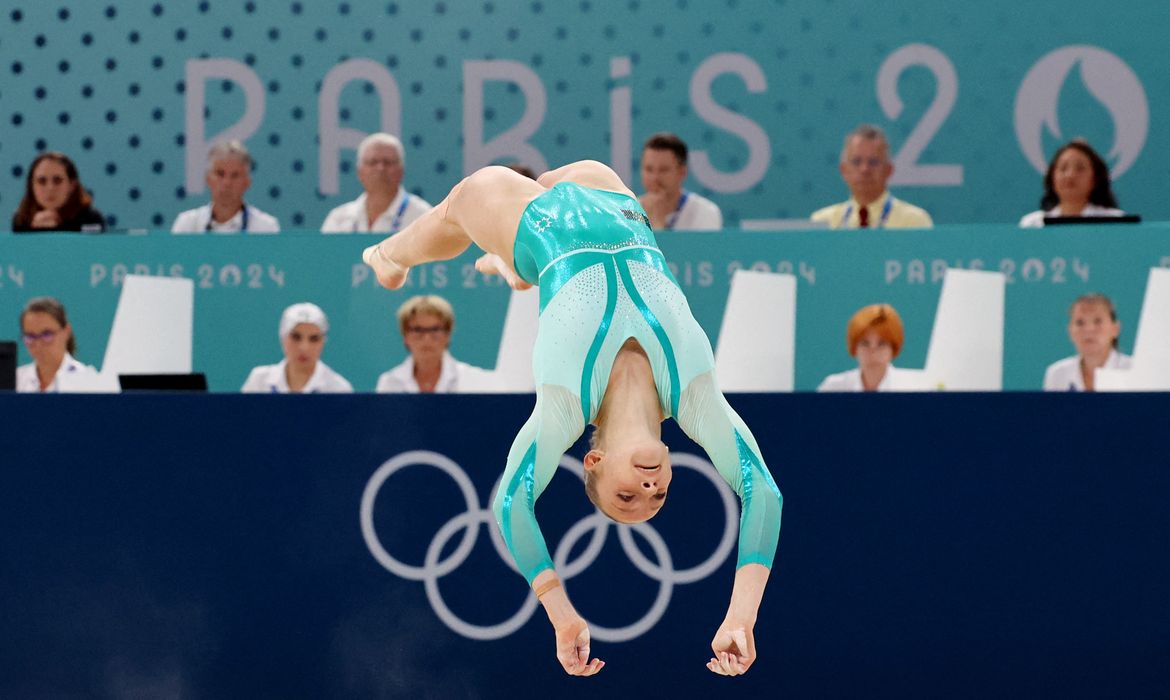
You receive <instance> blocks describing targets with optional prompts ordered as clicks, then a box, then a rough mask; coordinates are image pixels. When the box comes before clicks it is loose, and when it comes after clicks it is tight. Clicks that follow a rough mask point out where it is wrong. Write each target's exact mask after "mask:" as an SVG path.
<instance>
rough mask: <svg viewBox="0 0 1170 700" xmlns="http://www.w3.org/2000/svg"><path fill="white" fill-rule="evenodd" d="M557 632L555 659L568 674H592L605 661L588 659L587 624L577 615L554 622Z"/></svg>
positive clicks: (602, 665)
mask: <svg viewBox="0 0 1170 700" xmlns="http://www.w3.org/2000/svg"><path fill="white" fill-rule="evenodd" d="M553 626H554V627H555V628H556V632H557V660H559V661H560V662H561V666H563V667H564V669H565V673H567V674H569V675H570V676H592V675H593V674H595V673H597V672H598V671H600V670H601V669H602V668H603V667H604V666H605V662H604V661H602V660H601V659H597V658H595V659H593V661H590V660H589V625H588V624H586V622H585V620H584V619H582V618H581V617H580V616H579V615H577V616H573V617H570V618H568V619H566V620H564V621H561V622H557V623H554V625H553Z"/></svg>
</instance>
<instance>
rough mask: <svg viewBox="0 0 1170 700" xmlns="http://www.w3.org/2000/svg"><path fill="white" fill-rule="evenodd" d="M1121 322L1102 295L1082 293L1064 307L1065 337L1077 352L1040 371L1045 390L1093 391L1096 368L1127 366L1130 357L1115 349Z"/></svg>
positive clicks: (1110, 302) (1110, 303) (1125, 367)
mask: <svg viewBox="0 0 1170 700" xmlns="http://www.w3.org/2000/svg"><path fill="white" fill-rule="evenodd" d="M1120 335H1121V322H1120V321H1118V320H1117V309H1115V308H1114V306H1113V302H1112V301H1111V300H1110V299H1109V297H1107V296H1105V295H1104V294H1096V293H1094V294H1085V295H1083V296H1080V297H1078V298H1077V300H1076V301H1074V302H1073V304H1072V306H1071V307H1069V310H1068V337H1069V340H1071V341H1072V344H1073V347H1074V348H1076V350H1077V354H1075V355H1073V356H1072V357H1066V358H1064V359H1063V360H1058V361H1056V362H1053V363H1052V364H1051V365H1049V366H1048V369H1047V370H1046V371H1045V372H1044V390H1045V391H1094V390H1095V388H1096V381H1095V377H1096V372H1097V368H1098V367H1107V368H1109V369H1129V368H1130V367H1131V366H1132V360H1131V359H1130V357H1129V355H1123V354H1122V353H1121V352H1120V351H1119V350H1118V343H1117V339H1118V337H1119V336H1120Z"/></svg>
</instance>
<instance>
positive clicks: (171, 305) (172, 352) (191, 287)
mask: <svg viewBox="0 0 1170 700" xmlns="http://www.w3.org/2000/svg"><path fill="white" fill-rule="evenodd" d="M194 312H195V284H194V282H192V281H191V280H189V279H183V278H176V277H147V276H142V275H127V276H126V279H125V280H124V281H123V283H122V295H121V296H120V297H119V298H118V309H117V311H115V312H114V325H113V328H112V329H111V331H110V342H109V344H107V345H106V358H105V361H104V362H103V363H102V374H105V375H109V376H116V375H118V374H187V373H189V372H191V336H192V328H193V317H194Z"/></svg>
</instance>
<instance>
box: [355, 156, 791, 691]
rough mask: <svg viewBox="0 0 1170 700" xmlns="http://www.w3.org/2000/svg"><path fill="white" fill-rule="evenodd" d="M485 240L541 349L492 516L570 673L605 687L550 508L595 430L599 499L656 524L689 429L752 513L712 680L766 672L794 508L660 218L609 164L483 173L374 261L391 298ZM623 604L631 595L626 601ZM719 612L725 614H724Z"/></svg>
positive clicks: (490, 269) (371, 253) (745, 520)
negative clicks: (670, 435) (657, 225)
mask: <svg viewBox="0 0 1170 700" xmlns="http://www.w3.org/2000/svg"><path fill="white" fill-rule="evenodd" d="M472 243H475V244H476V245H478V246H479V247H480V248H482V249H483V250H484V252H485V255H483V256H482V257H481V258H480V259H479V260H478V261H477V263H476V268H477V269H478V270H479V271H480V272H482V273H485V274H498V275H501V276H502V277H503V278H504V279H505V280H507V282H508V284H509V285H510V286H511V287H512V288H513V289H525V288H528V287H532V286H539V288H540V289H539V294H540V328H539V330H538V332H537V338H536V344H535V347H534V352H533V363H532V364H533V373H534V374H535V378H536V406H535V408H534V409H533V412H532V415H531V417H529V419H528V421H527V422H526V423H525V424H524V426H523V427H521V428H520V431H519V432H518V434H517V435H516V438H515V440H514V441H513V442H512V449H511V450H510V451H509V453H508V457H507V461H506V463H505V467H504V473H503V476H502V477H501V478H500V482H499V488H498V489H497V491H496V496H495V498H494V501H493V505H492V511H493V513H494V515H495V519H496V523H497V524H498V525H499V527H500V532H501V534H502V535H503V540H504V543H505V545H506V546H507V547H508V550H509V551H510V552H511V554H512V558H513V559H514V560H515V563H516V568H517V570H519V571H520V573H521V574H522V575H523V576H524V578H525V579H526V580H527V582H528V585H529V586H530V587H531V589H532V591H533V593H534V594H535V596H536V598H537V600H539V601H540V603H541V604H542V605H543V606H544V609H545V612H546V613H547V614H548V617H549V621H550V622H552V625H553V629H554V632H555V636H556V652H557V660H558V661H560V663H561V666H562V667H563V668H564V670H565V672H566V673H569V674H570V675H574V676H591V675H593V674H595V673H597V672H598V671H600V670H601V669H602V667H603V666H604V662H602V661H601V660H600V659H598V658H591V657H590V634H589V626H588V624H587V623H586V622H585V619H584V618H583V617H581V615H579V614H578V613H577V611H576V609H575V608H574V607H573V605H572V603H571V602H570V601H569V598H568V595H567V594H566V593H565V590H564V588H563V587H562V586H561V580H560V577H559V575H558V574H557V571H556V569H555V565H554V561H553V558H552V556H551V555H550V553H549V550H548V546H547V545H546V543H545V540H544V535H543V534H541V530H540V525H539V523H538V522H537V520H536V513H535V507H536V499H537V498H539V497H540V495H541V493H542V492H543V491H544V490H545V487H547V486H548V484H549V481H550V480H551V479H552V478H553V476H554V474H556V473H557V471H558V469H557V466H558V464H559V462H560V460H561V457H562V456H563V455H564V453H565V450H567V449H569V448H570V447H571V446H572V445H573V443H575V442H576V441H577V438H578V437H580V435H581V434H582V433H583V432H584V430H585V426H586V425H587V424H592V425H594V426H595V429H594V431H593V433H592V435H591V445H590V447H591V448H592V449H590V450H589V452H588V453H587V454H586V455H585V458H584V460H583V462H584V477H583V480H584V486H585V493H586V495H587V497H588V498H589V500H590V501H592V503H593V504H594V505H595V506H596V507H597V508H598V509H599V510H600V511H601V512H602V513H604V514H605V515H607V516H608V517H610V518H611V519H613V520H616V521H617V522H621V523H641V522H644V521H646V520H648V519H650V518H652V517H654V515H656V514H657V513H658V512H659V511H660V509H661V508H662V507H663V505H664V504H665V502H666V497H667V492H668V490H669V489H670V487H671V482H672V474H673V472H672V467H671V460H670V453H669V450H668V449H667V447H666V445H665V444H664V443H663V442H662V422H663V421H664V420H666V419H667V418H672V417H673V418H674V419H675V420H676V421H678V424H679V426H680V427H681V428H682V429H683V431H684V432H686V433H687V435H689V436H690V437H691V438H692V439H693V440H694V441H695V442H697V443H698V444H699V445H701V446H702V447H703V449H704V450H705V451H706V452H707V454H708V455H709V456H710V458H711V462H712V463H713V464H714V465H715V468H716V470H717V471H718V472H719V474H720V476H721V477H722V478H723V479H724V480H726V482H727V484H728V486H730V487H731V489H732V490H733V491H735V492H736V493H737V494H738V495H739V497H740V501H741V503H742V512H741V515H740V528H739V533H740V534H739V557H738V561H737V564H736V572H735V580H734V583H733V585H732V591H731V601H730V603H729V605H728V607H727V608H726V615H725V617H724V618H723V622H722V624H720V626H719V628H718V629H717V630H716V632H715V635H714V637H713V639H712V641H711V646H710V648H711V651H712V652H713V655H712V656H711V657H710V659H709V660H708V661H707V664H706V666H707V668H708V670H710V671H712V672H713V673H718V674H721V675H739V674H741V673H745V672H746V671H747V670H748V668H749V667H750V666H751V665H752V664H753V662H754V661H755V659H756V648H755V633H754V628H755V624H756V618H757V613H758V610H759V605H760V601H761V599H762V597H763V594H764V587H765V585H766V583H767V581H768V576H769V573H770V571H771V567H772V560H773V557H774V556H775V553H776V544H777V540H778V538H779V535H780V512H781V506H782V500H781V497H780V490H779V489H778V488H777V487H776V484H775V482H774V481H773V480H772V476H771V474H770V473H769V471H768V468H767V466H766V465H765V464H764V460H763V458H762V456H761V455H760V448H759V446H758V445H757V444H756V440H755V438H754V437H753V436H752V433H751V431H750V430H749V429H748V427H747V425H745V424H744V422H743V420H742V419H741V418H740V417H739V415H737V414H736V412H735V410H734V409H732V408H731V406H730V405H729V404H728V403H727V400H726V399H725V398H724V397H723V394H722V393H721V392H720V391H719V385H718V382H717V380H716V378H715V360H714V356H713V353H712V352H711V343H710V342H709V341H708V339H707V336H706V334H705V333H704V332H703V329H702V328H701V327H700V326H699V324H698V322H697V321H696V320H695V318H694V316H693V315H692V314H691V310H690V307H689V305H688V304H687V300H686V297H685V296H684V295H683V292H682V289H681V288H680V287H679V284H678V281H677V280H676V279H675V278H674V275H673V274H671V272H670V268H669V267H668V266H667V263H666V259H665V257H664V256H663V254H662V251H661V250H659V249H658V246H657V244H656V242H655V239H654V232H653V231H652V230H651V227H650V218H649V217H648V216H647V214H646V211H645V209H643V208H642V205H641V204H639V203H638V199H637V197H635V196H634V193H633V192H632V191H630V189H629V188H628V187H626V185H625V184H624V183H623V182H622V180H621V178H620V177H619V176H618V175H617V173H615V172H614V171H613V170H611V169H610V168H609V167H607V166H606V165H604V164H602V163H599V162H596V161H580V162H577V163H571V164H569V165H566V166H564V167H562V168H558V169H557V170H553V171H550V172H547V173H544V174H543V175H541V176H540V177H539V178H537V180H536V181H533V180H530V179H528V178H526V177H524V176H523V175H520V174H517V173H516V172H514V171H512V170H509V169H508V168H505V167H500V166H489V167H487V168H483V169H481V170H479V171H476V172H475V173H473V174H472V175H470V176H468V177H467V178H465V179H464V180H463V181H462V182H460V183H459V184H457V185H456V186H455V188H454V189H452V190H451V193H450V194H448V195H447V197H446V198H445V199H444V200H443V201H442V202H441V203H440V204H439V205H438V206H437V207H435V208H434V209H432V210H431V211H429V212H428V213H426V214H424V215H423V216H422V217H420V218H419V219H418V220H417V221H415V222H414V223H412V224H410V225H409V226H407V227H406V228H404V229H403V230H402V231H400V232H398V233H397V234H395V235H393V236H391V237H390V238H387V239H386V240H384V241H382V242H381V243H379V244H377V245H375V246H371V247H369V248H367V249H366V251H365V253H364V254H363V259H364V260H365V261H366V263H367V264H369V265H370V266H371V267H372V268H373V270H374V272H375V274H376V275H377V278H378V282H379V283H381V284H382V285H383V286H385V287H387V288H389V289H399V288H401V287H402V286H403V285H404V284H406V277H407V274H408V272H409V270H410V268H411V267H412V266H415V265H420V264H423V263H427V262H431V261H434V260H448V259H451V258H454V257H456V256H458V255H459V254H461V253H463V251H465V250H467V249H468V248H469V247H470V246H471V244H472ZM615 595H620V592H615ZM714 614H715V615H717V614H718V613H714Z"/></svg>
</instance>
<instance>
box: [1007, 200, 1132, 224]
mask: <svg viewBox="0 0 1170 700" xmlns="http://www.w3.org/2000/svg"><path fill="white" fill-rule="evenodd" d="M1046 216H1064V214H1062V213H1061V211H1060V205H1059V204H1057V205H1056V206H1055V207H1052V208H1051V209H1049V210H1048V211H1044V210H1043V209H1037V210H1036V211H1034V212H1032V213H1030V214H1025V215H1024V217H1023V218H1022V219H1020V228H1043V227H1044V217H1046ZM1078 216H1125V212H1124V211H1122V210H1120V209H1111V208H1109V207H1099V206H1097V205H1096V204H1086V205H1085V208H1084V210H1083V211H1081V213H1080V214H1078Z"/></svg>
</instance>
